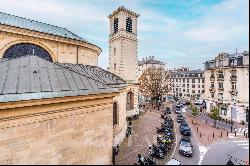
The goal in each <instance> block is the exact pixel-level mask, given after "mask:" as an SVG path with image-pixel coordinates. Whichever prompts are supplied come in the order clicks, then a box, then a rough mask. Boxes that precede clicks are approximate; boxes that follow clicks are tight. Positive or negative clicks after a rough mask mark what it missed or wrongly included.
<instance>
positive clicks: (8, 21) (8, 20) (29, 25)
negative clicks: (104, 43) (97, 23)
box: [0, 12, 93, 45]
mask: <svg viewBox="0 0 250 166" xmlns="http://www.w3.org/2000/svg"><path fill="white" fill-rule="evenodd" d="M0 24H2V25H8V26H13V27H17V28H22V29H28V30H32V31H37V32H42V33H46V34H50V35H55V36H60V37H64V38H68V39H73V40H78V41H83V42H86V43H89V42H88V41H87V40H85V39H83V38H81V37H79V36H78V35H76V34H74V33H72V32H71V31H69V30H67V29H66V28H62V27H58V26H55V25H50V24H47V23H43V22H39V21H34V20H31V19H27V18H23V17H19V16H14V15H11V14H7V13H3V12H0ZM89 44H91V43H89ZM92 45H93V44H92Z"/></svg>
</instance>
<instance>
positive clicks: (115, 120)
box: [113, 102, 119, 126]
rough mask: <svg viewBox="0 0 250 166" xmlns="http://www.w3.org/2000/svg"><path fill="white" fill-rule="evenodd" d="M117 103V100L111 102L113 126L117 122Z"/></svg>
mask: <svg viewBox="0 0 250 166" xmlns="http://www.w3.org/2000/svg"><path fill="white" fill-rule="evenodd" d="M118 121H119V119H118V104H117V102H114V103H113V126H115V125H117V124H118Z"/></svg>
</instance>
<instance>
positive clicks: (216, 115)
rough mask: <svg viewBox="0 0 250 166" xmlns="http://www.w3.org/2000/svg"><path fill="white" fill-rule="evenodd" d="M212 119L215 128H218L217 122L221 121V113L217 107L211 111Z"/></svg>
mask: <svg viewBox="0 0 250 166" xmlns="http://www.w3.org/2000/svg"><path fill="white" fill-rule="evenodd" d="M210 117H211V118H212V119H214V127H216V122H217V120H219V119H220V112H219V109H218V108H217V107H214V108H213V109H212V110H211V113H210Z"/></svg>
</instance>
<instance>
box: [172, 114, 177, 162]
mask: <svg viewBox="0 0 250 166" xmlns="http://www.w3.org/2000/svg"><path fill="white" fill-rule="evenodd" d="M174 120H175V119H174V116H173V121H174ZM174 131H175V146H174V150H173V153H172V155H171V159H172V158H173V157H174V154H175V151H176V147H177V131H176V126H175V124H174ZM171 159H170V160H171Z"/></svg>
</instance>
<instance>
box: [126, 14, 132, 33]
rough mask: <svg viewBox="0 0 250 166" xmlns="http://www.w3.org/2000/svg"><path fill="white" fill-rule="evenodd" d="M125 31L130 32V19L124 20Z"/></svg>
mask: <svg viewBox="0 0 250 166" xmlns="http://www.w3.org/2000/svg"><path fill="white" fill-rule="evenodd" d="M126 31H127V32H132V19H131V18H130V17H128V18H127V19H126Z"/></svg>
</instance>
